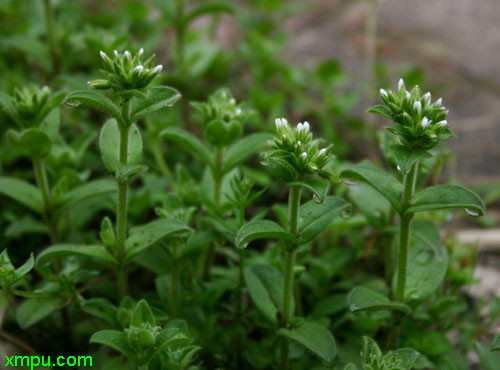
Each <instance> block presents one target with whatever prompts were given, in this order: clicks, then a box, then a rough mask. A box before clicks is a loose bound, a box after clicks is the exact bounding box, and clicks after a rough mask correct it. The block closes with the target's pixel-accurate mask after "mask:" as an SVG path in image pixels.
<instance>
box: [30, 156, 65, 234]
mask: <svg viewBox="0 0 500 370" xmlns="http://www.w3.org/2000/svg"><path fill="white" fill-rule="evenodd" d="M33 167H34V171H35V178H36V182H37V184H38V187H39V189H40V192H41V193H42V199H43V208H44V215H45V220H46V221H47V225H48V226H49V230H50V238H51V239H52V244H57V243H59V232H58V230H57V222H56V221H55V220H54V217H53V216H52V196H51V194H50V187H49V182H48V180H47V171H46V170H45V162H44V160H43V159H34V160H33Z"/></svg>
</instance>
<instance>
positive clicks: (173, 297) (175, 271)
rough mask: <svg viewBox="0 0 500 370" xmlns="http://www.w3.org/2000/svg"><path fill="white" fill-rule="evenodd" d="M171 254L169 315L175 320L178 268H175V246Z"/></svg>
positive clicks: (177, 295) (177, 302) (177, 304)
mask: <svg viewBox="0 0 500 370" xmlns="http://www.w3.org/2000/svg"><path fill="white" fill-rule="evenodd" d="M172 254H173V259H172V271H171V276H170V285H171V287H170V293H171V296H170V301H171V302H170V304H171V307H170V311H171V312H170V314H171V315H172V318H176V317H177V315H178V307H179V267H178V266H177V245H173V246H172Z"/></svg>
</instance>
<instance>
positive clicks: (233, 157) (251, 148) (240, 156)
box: [224, 133, 273, 172]
mask: <svg viewBox="0 0 500 370" xmlns="http://www.w3.org/2000/svg"><path fill="white" fill-rule="evenodd" d="M272 138H273V135H271V134H269V133H258V134H252V135H248V136H246V137H244V138H243V139H241V140H239V141H238V142H236V143H235V144H233V145H232V146H231V147H229V148H228V150H227V152H226V155H225V163H224V172H229V171H231V170H232V169H233V168H234V167H236V166H238V165H239V164H240V163H242V162H243V161H245V160H246V159H247V158H249V157H251V156H252V155H254V154H256V153H258V152H260V151H261V150H263V149H265V148H266V147H267V146H268V141H269V140H271V139H272Z"/></svg>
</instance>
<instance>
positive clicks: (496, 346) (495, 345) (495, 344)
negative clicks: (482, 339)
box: [490, 334, 500, 352]
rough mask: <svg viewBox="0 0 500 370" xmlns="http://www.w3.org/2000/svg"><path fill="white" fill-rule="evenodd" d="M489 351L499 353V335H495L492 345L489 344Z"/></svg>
mask: <svg viewBox="0 0 500 370" xmlns="http://www.w3.org/2000/svg"><path fill="white" fill-rule="evenodd" d="M490 350H492V351H498V352H500V334H497V336H496V337H495V339H493V343H491V346H490Z"/></svg>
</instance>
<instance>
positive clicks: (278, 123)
mask: <svg viewBox="0 0 500 370" xmlns="http://www.w3.org/2000/svg"><path fill="white" fill-rule="evenodd" d="M274 124H275V125H276V130H277V131H279V130H280V129H281V128H285V127H286V125H287V124H288V121H287V120H286V118H276V119H275V120H274Z"/></svg>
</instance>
